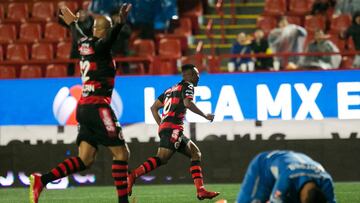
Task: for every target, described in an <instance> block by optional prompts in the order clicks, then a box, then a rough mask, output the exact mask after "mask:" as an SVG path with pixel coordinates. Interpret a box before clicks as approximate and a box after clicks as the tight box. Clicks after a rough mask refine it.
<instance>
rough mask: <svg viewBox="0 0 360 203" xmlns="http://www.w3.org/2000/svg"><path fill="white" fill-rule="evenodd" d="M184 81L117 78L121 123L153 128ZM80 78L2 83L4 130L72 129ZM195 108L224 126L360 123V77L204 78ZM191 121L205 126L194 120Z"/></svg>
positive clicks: (355, 73) (354, 73)
mask: <svg viewBox="0 0 360 203" xmlns="http://www.w3.org/2000/svg"><path fill="white" fill-rule="evenodd" d="M180 80H181V76H180V75H177V76H126V77H117V78H116V82H115V91H114V94H113V100H112V107H113V109H114V111H115V112H116V115H117V116H118V117H119V120H120V122H121V123H124V124H129V123H136V122H147V123H151V122H153V119H152V116H151V112H150V111H149V108H150V106H151V105H152V103H153V102H154V101H155V100H156V98H157V96H159V95H160V94H161V93H162V92H163V91H164V90H165V89H166V88H168V87H171V86H172V85H174V84H176V83H177V82H179V81H180ZM80 94H81V80H80V79H77V78H55V79H17V80H0V101H1V105H0V125H73V124H76V120H75V109H76V102H77V100H78V98H79V96H80ZM195 96H196V98H195V102H196V104H197V105H198V106H199V107H200V108H201V109H202V110H203V111H204V112H205V113H210V112H212V113H215V121H222V120H229V119H230V120H237V121H241V120H245V119H255V120H267V119H273V118H276V119H283V120H293V119H295V120H304V119H319V120H320V119H324V118H339V119H360V71H358V70H344V71H311V72H269V73H242V74H202V75H201V76H200V82H199V86H198V87H196V89H195ZM187 120H188V121H199V122H201V121H204V120H203V119H202V118H200V117H197V116H195V115H193V114H189V115H188V116H187Z"/></svg>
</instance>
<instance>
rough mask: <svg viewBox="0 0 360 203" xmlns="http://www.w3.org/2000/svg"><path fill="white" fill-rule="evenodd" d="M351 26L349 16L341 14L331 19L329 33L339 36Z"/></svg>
mask: <svg viewBox="0 0 360 203" xmlns="http://www.w3.org/2000/svg"><path fill="white" fill-rule="evenodd" d="M350 25H351V16H350V15H348V14H342V15H339V16H336V17H333V18H332V20H331V24H330V33H333V34H339V33H341V32H343V31H345V30H347V29H348V27H349V26H350Z"/></svg>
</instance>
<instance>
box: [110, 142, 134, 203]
mask: <svg viewBox="0 0 360 203" xmlns="http://www.w3.org/2000/svg"><path fill="white" fill-rule="evenodd" d="M109 149H110V151H111V152H112V154H113V164H112V167H111V168H112V177H113V178H114V184H115V187H116V192H117V195H118V199H119V203H127V202H129V200H128V162H127V161H128V159H129V155H130V151H129V148H128V147H127V145H126V144H125V145H124V146H116V147H109Z"/></svg>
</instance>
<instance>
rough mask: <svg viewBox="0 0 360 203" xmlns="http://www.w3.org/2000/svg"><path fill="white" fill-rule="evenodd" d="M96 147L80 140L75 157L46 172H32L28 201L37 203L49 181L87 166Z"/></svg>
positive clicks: (94, 153)
mask: <svg viewBox="0 0 360 203" xmlns="http://www.w3.org/2000/svg"><path fill="white" fill-rule="evenodd" d="M95 156H96V148H94V147H93V146H91V145H90V144H89V143H87V142H84V141H82V142H81V143H80V146H79V154H78V156H77V157H71V158H68V159H66V160H65V161H64V162H62V163H60V164H59V165H58V166H57V167H56V168H53V169H52V170H51V171H50V172H48V173H47V174H44V175H41V174H38V173H33V174H31V175H30V194H29V195H30V203H37V202H38V201H39V197H40V194H41V191H42V190H43V188H44V187H45V186H46V184H48V183H49V182H52V181H54V180H57V179H60V178H63V177H65V176H68V175H70V174H73V173H76V172H80V171H83V170H85V169H86V168H89V167H90V166H91V165H92V163H93V162H94V160H95Z"/></svg>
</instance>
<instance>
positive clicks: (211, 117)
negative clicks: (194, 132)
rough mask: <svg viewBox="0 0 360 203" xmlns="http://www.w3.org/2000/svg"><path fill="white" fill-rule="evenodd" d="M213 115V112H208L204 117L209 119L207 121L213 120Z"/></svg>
mask: <svg viewBox="0 0 360 203" xmlns="http://www.w3.org/2000/svg"><path fill="white" fill-rule="evenodd" d="M214 117H215V115H214V114H210V113H209V114H206V117H205V118H206V119H207V120H209V121H211V122H213V120H214Z"/></svg>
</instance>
